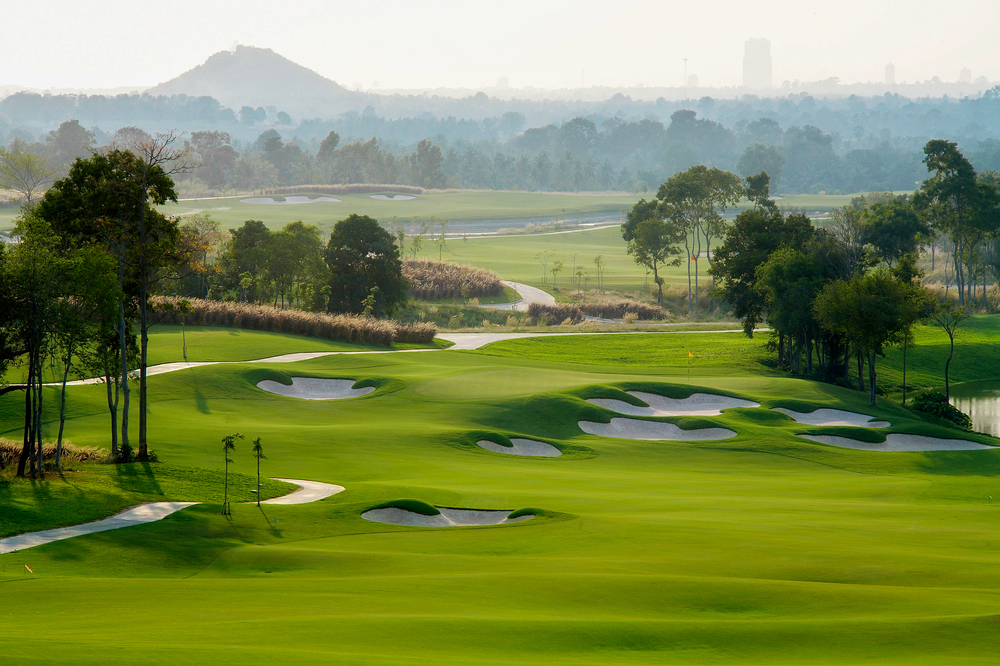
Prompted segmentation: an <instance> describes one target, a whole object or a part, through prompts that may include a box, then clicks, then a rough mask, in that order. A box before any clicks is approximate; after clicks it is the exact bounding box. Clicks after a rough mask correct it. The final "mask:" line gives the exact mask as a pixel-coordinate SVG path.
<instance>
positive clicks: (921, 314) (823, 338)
mask: <svg viewBox="0 0 1000 666" xmlns="http://www.w3.org/2000/svg"><path fill="white" fill-rule="evenodd" d="M923 161H924V165H925V166H926V168H927V170H928V172H929V174H930V175H929V177H928V178H927V179H926V180H925V181H924V182H923V184H922V185H921V186H920V187H919V188H918V190H917V191H916V193H915V194H914V195H913V196H894V195H892V194H888V193H886V194H881V195H880V194H875V195H870V196H867V197H861V198H858V199H856V200H855V201H854V202H853V203H852V205H851V206H848V207H846V208H844V209H841V210H839V211H836V213H835V214H834V216H833V219H832V221H831V222H830V223H829V224H827V225H825V226H823V227H816V226H814V225H813V223H812V221H811V220H810V219H809V218H808V217H807V216H806V215H804V214H801V213H783V212H782V211H780V210H779V209H778V207H777V206H776V204H775V202H774V200H773V199H772V198H771V197H770V195H769V176H768V174H767V173H766V172H761V173H759V174H756V175H752V176H749V177H747V178H745V179H741V178H739V177H738V176H736V175H735V174H733V173H729V172H725V171H722V170H719V169H715V168H711V169H710V168H707V167H705V166H696V167H692V168H691V169H688V170H687V171H684V172H681V173H678V174H676V175H674V176H672V177H670V178H669V179H668V180H667V181H666V182H664V183H663V184H662V185H661V186H660V188H659V189H658V191H657V196H656V197H655V198H653V199H651V200H648V201H647V200H645V199H643V200H640V201H639V202H638V203H637V204H636V205H635V206H634V207H633V208H632V209H631V210H630V211H629V213H628V215H627V216H626V220H625V222H624V223H623V224H622V236H623V238H624V239H625V241H626V242H627V243H628V246H627V247H628V252H629V254H631V255H632V256H633V257H634V258H635V260H636V262H637V263H639V264H640V265H643V266H645V267H647V269H649V270H651V271H652V272H653V275H654V280H655V282H656V284H657V286H658V288H659V295H658V299H659V300H660V301H661V302H662V278H661V277H660V276H659V269H660V268H662V267H663V266H664V265H670V264H672V265H679V264H680V263H682V262H683V263H684V264H686V265H687V266H688V310H689V314H691V315H693V316H697V314H698V309H697V308H698V302H699V299H698V288H699V283H698V275H699V272H698V264H699V262H700V260H701V259H702V257H704V258H705V260H706V261H708V263H709V268H708V273H709V275H710V276H711V279H712V281H713V286H712V288H711V289H710V292H709V293H710V294H711V296H712V297H713V298H717V299H719V300H720V301H722V302H723V303H724V304H725V305H726V306H727V307H729V308H731V310H732V312H733V314H734V315H735V316H737V317H738V318H740V319H741V320H742V322H743V328H744V332H745V333H746V335H747V336H751V337H752V336H753V333H754V331H755V330H756V328H757V327H758V326H759V325H760V324H762V323H764V322H766V323H767V324H768V326H769V327H770V329H771V331H772V335H773V338H774V339H773V347H774V349H775V351H776V352H777V365H778V367H779V368H781V369H787V370H789V371H791V372H794V373H801V374H806V375H812V376H819V377H821V378H823V379H825V380H828V381H837V382H841V383H845V382H846V381H847V378H848V373H849V370H850V368H851V362H852V359H853V360H854V363H855V364H856V369H857V377H858V383H859V384H858V388H859V389H860V390H867V391H868V393H869V397H870V400H871V402H872V404H874V403H875V399H876V396H877V394H878V385H877V372H876V365H877V359H878V358H880V357H881V356H883V355H884V353H885V350H886V349H887V348H888V347H889V346H893V345H898V346H901V347H902V348H903V351H904V370H903V373H904V380H903V381H904V398H903V399H904V401H905V373H906V370H905V361H906V356H905V353H906V348H907V346H908V345H909V344H911V343H912V332H911V331H912V328H913V326H914V325H915V324H916V323H918V322H921V321H933V322H935V323H937V324H938V325H940V326H941V327H942V329H944V330H945V332H946V333H947V334H948V335H949V338H950V340H951V343H952V344H951V349H950V355H949V357H948V359H947V360H946V363H945V370H944V378H945V388H946V394H947V390H948V368H949V365H950V361H951V355H953V353H954V332H955V329H956V328H957V327H958V326H959V325H960V323H961V321H962V320H963V319H964V318H966V317H967V316H968V314H969V313H970V312H971V308H972V307H983V306H986V305H987V296H988V295H987V286H988V285H992V284H997V283H998V281H1000V264H998V263H997V262H996V259H995V256H996V255H997V254H998V253H1000V183H998V180H997V178H996V177H995V176H994V175H993V174H989V173H987V174H977V173H976V171H975V169H974V168H973V167H972V165H971V163H970V162H969V161H968V159H966V158H965V157H964V155H963V154H962V152H961V151H960V150H959V149H958V147H957V145H956V144H955V143H953V142H949V141H945V140H932V141H930V142H928V143H927V144H926V146H925V147H924V160H923ZM742 196H746V197H747V198H748V199H749V200H750V201H751V202H752V207H751V208H749V209H747V210H744V211H742V212H741V213H740V214H739V215H737V217H736V219H735V222H733V223H732V224H731V225H729V224H724V223H723V222H722V221H721V217H720V213H721V211H723V210H725V208H726V206H729V205H732V204H733V203H734V202H735V201H736V200H737V199H738V198H740V197H742ZM713 239H714V240H716V241H717V245H716V247H715V248H714V250H713V246H712V241H713ZM945 242H947V244H948V245H950V247H951V257H950V259H949V261H950V262H951V263H952V264H953V267H954V272H953V278H954V280H955V294H954V298H949V295H948V293H947V291H946V292H945V294H943V295H939V297H937V298H933V297H932V296H931V294H930V292H929V291H928V290H927V289H926V288H925V287H924V286H923V284H922V280H921V279H922V277H923V274H922V272H921V271H920V270H919V269H918V267H917V262H918V258H919V255H920V253H921V252H926V251H928V250H931V249H932V248H934V247H935V245H936V244H938V243H940V244H945ZM692 273H693V276H692ZM692 277H693V280H692ZM692 283H693V284H692ZM949 288H950V287H949ZM980 288H981V289H980ZM866 367H867V380H866V379H865V368H866Z"/></svg>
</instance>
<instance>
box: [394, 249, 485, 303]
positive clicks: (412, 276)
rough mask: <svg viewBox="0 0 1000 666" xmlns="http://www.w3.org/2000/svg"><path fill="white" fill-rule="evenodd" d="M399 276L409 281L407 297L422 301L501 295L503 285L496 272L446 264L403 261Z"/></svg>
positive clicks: (424, 260) (413, 260) (411, 260)
mask: <svg viewBox="0 0 1000 666" xmlns="http://www.w3.org/2000/svg"><path fill="white" fill-rule="evenodd" d="M403 276H404V277H405V278H406V279H407V280H409V281H410V296H412V297H413V298H416V299H420V300H424V301H431V300H439V299H443V298H470V297H475V298H479V297H489V296H499V295H501V294H502V293H503V282H501V281H500V276H498V275H497V274H496V273H494V272H492V271H487V270H483V269H482V268H476V267H475V266H467V265H463V264H453V263H451V262H447V261H431V260H428V259H407V260H406V261H404V262H403ZM477 305H478V303H477Z"/></svg>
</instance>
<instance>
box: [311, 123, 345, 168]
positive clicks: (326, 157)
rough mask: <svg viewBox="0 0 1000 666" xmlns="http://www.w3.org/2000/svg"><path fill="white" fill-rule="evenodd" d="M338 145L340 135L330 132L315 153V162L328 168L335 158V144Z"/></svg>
mask: <svg viewBox="0 0 1000 666" xmlns="http://www.w3.org/2000/svg"><path fill="white" fill-rule="evenodd" d="M339 143H340V135H339V134H337V133H336V132H334V131H333V130H330V133H329V134H327V135H326V138H325V139H323V141H321V142H320V144H319V151H318V152H317V153H316V160H317V161H319V163H320V164H323V165H325V166H330V165H331V164H333V161H334V159H335V158H336V156H337V144H339Z"/></svg>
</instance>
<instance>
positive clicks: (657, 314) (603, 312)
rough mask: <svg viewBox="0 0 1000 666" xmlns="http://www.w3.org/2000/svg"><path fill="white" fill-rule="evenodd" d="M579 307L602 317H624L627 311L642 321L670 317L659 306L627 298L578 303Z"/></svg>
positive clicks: (592, 315) (594, 315) (590, 313)
mask: <svg viewBox="0 0 1000 666" xmlns="http://www.w3.org/2000/svg"><path fill="white" fill-rule="evenodd" d="M580 309H581V310H582V311H583V312H584V314H588V315H590V316H591V317H602V318H604V319H624V318H625V315H627V314H629V313H632V314H634V315H635V316H636V317H637V318H638V319H640V320H642V321H653V320H661V319H667V318H669V317H670V314H669V313H668V312H667V311H666V310H664V309H663V308H661V307H658V306H656V305H649V304H648V303H643V302H641V301H634V300H632V299H628V298H621V299H601V300H596V301H590V302H586V303H580Z"/></svg>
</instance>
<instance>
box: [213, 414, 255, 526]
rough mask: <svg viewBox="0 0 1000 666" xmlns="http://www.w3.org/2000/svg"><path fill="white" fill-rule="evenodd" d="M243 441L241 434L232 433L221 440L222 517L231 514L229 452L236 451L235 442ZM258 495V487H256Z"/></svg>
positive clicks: (230, 459)
mask: <svg viewBox="0 0 1000 666" xmlns="http://www.w3.org/2000/svg"><path fill="white" fill-rule="evenodd" d="M239 439H243V433H239V432H234V433H233V434H232V435H226V436H225V437H223V438H222V459H223V461H224V462H225V465H226V473H225V485H224V486H223V491H222V515H223V516H228V515H229V514H230V513H232V512H231V511H230V510H229V463H231V462H233V460H232V458H230V457H229V454H230V452H232V451H235V450H236V440H239ZM257 494H258V495H259V494H260V492H259V486H258V493H257Z"/></svg>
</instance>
